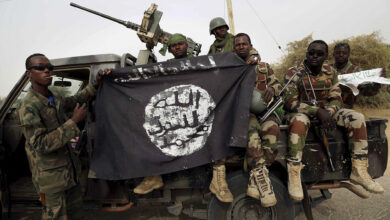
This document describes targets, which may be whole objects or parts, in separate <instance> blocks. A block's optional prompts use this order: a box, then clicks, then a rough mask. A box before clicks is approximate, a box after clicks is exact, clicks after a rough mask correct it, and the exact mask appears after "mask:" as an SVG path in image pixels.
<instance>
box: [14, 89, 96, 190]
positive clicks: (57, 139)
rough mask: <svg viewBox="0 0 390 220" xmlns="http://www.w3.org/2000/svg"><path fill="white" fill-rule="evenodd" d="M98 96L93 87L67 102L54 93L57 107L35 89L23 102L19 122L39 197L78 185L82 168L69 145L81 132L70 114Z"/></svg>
mask: <svg viewBox="0 0 390 220" xmlns="http://www.w3.org/2000/svg"><path fill="white" fill-rule="evenodd" d="M94 95H95V88H94V87H93V86H92V85H88V86H87V87H86V88H85V89H83V90H82V91H80V92H79V93H78V94H76V95H75V96H72V97H67V98H63V97H61V96H58V95H56V94H55V93H53V99H54V104H55V107H54V105H53V104H52V103H51V102H50V101H49V99H48V98H46V97H45V96H43V95H41V94H39V93H38V92H35V91H34V90H33V89H32V88H30V90H29V91H28V93H27V95H26V97H24V98H23V100H22V104H21V107H20V109H19V118H20V122H21V125H22V126H23V134H24V136H25V138H26V145H25V149H26V154H27V158H28V161H29V164H30V169H31V173H32V180H33V183H34V186H35V188H36V190H37V192H38V193H55V192H59V191H63V190H66V189H69V188H71V187H72V186H75V185H76V184H77V183H78V178H79V175H80V171H81V164H80V160H79V158H78V156H77V155H76V153H75V152H74V151H73V149H72V148H71V146H70V144H69V142H70V140H71V139H72V138H74V137H76V136H78V134H79V132H80V130H79V129H78V127H77V125H76V124H75V123H74V122H73V121H72V120H71V119H67V117H66V113H68V112H72V111H73V109H74V107H75V105H76V104H77V103H84V102H87V101H88V100H89V99H90V98H92V97H93V96H94Z"/></svg>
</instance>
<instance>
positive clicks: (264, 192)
mask: <svg viewBox="0 0 390 220" xmlns="http://www.w3.org/2000/svg"><path fill="white" fill-rule="evenodd" d="M249 179H250V181H251V179H252V183H255V184H256V185H255V187H256V190H257V193H256V192H255V191H254V189H253V186H248V190H247V194H248V195H249V196H251V197H253V198H256V197H258V198H257V199H260V201H261V205H262V206H263V207H271V206H274V205H275V204H276V202H277V200H276V197H275V193H274V189H273V187H272V184H271V180H270V179H269V176H268V169H267V167H266V166H265V165H264V164H257V165H256V167H255V168H254V169H252V170H251V173H250V177H249ZM252 183H251V182H249V184H252ZM257 194H258V196H257Z"/></svg>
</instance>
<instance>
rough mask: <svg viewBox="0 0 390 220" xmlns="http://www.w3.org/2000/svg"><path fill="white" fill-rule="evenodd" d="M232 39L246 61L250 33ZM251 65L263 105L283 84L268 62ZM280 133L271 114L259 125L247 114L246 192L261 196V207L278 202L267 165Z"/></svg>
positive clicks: (269, 162)
mask: <svg viewBox="0 0 390 220" xmlns="http://www.w3.org/2000/svg"><path fill="white" fill-rule="evenodd" d="M233 42H234V43H233V45H234V51H235V53H237V55H238V56H240V57H241V58H242V59H243V60H245V61H246V60H247V59H248V58H249V57H250V50H251V49H252V44H251V40H250V38H249V36H248V35H247V34H245V33H239V34H237V35H236V36H235V37H234V40H233ZM254 68H255V71H256V82H255V84H254V86H255V88H256V89H258V90H260V91H262V93H263V94H262V96H261V99H259V100H257V102H258V104H260V105H264V104H265V103H268V102H270V101H271V99H272V98H273V97H274V95H275V93H279V91H280V90H281V89H282V86H281V84H280V83H279V81H278V79H277V78H276V76H275V75H274V72H273V70H272V69H271V67H270V66H269V64H268V63H265V62H260V61H258V62H257V64H256V66H255V67H254ZM279 136H280V129H279V124H278V122H277V119H276V117H275V116H274V115H271V116H270V117H268V118H267V119H266V120H265V121H264V122H263V123H262V124H261V125H260V124H259V122H258V121H257V118H256V116H255V115H254V114H252V113H251V114H250V118H249V130H248V138H249V141H248V148H247V161H248V164H249V165H250V167H251V168H252V170H251V171H250V177H249V185H248V189H247V194H248V195H249V196H251V197H253V198H256V199H260V201H261V205H262V206H264V207H270V206H273V205H275V204H276V202H277V201H276V197H275V194H274V191H273V188H272V185H271V181H270V179H269V176H268V169H267V167H266V166H267V165H271V164H272V163H273V161H274V159H275V158H276V155H277V150H276V149H277V143H276V141H277V139H278V138H279Z"/></svg>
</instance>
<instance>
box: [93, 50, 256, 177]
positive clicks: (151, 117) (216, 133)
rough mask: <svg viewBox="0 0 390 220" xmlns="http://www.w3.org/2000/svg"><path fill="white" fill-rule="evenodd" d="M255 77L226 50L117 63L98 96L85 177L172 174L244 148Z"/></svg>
mask: <svg viewBox="0 0 390 220" xmlns="http://www.w3.org/2000/svg"><path fill="white" fill-rule="evenodd" d="M254 81H255V72H254V68H253V66H252V67H251V66H249V65H246V64H245V62H244V61H243V60H242V59H240V58H239V57H238V56H237V55H236V54H234V53H231V52H230V53H223V54H216V55H208V56H200V57H194V58H186V59H178V60H171V61H168V62H162V63H155V64H148V65H144V66H136V67H126V68H121V69H115V70H114V71H113V72H112V73H111V74H110V75H109V76H107V77H105V79H104V83H103V84H102V86H101V87H100V88H99V90H98V94H97V99H96V133H95V146H94V152H93V155H92V160H91V167H90V175H89V176H90V177H92V178H100V179H109V180H120V179H130V178H135V177H142V176H152V175H157V174H164V173H170V172H175V171H179V170H184V169H188V168H192V167H196V166H200V165H203V164H207V163H210V162H212V161H214V160H218V159H221V158H223V157H226V156H228V155H229V154H231V152H232V148H231V147H246V146H247V132H248V117H249V103H250V99H251V95H252V91H253V84H254Z"/></svg>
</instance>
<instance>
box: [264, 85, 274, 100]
mask: <svg viewBox="0 0 390 220" xmlns="http://www.w3.org/2000/svg"><path fill="white" fill-rule="evenodd" d="M274 95H275V90H274V88H272V87H268V88H266V89H265V91H264V92H263V95H262V96H261V98H262V99H263V101H264V102H265V103H268V102H269V101H271V99H272V98H273V97H274Z"/></svg>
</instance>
